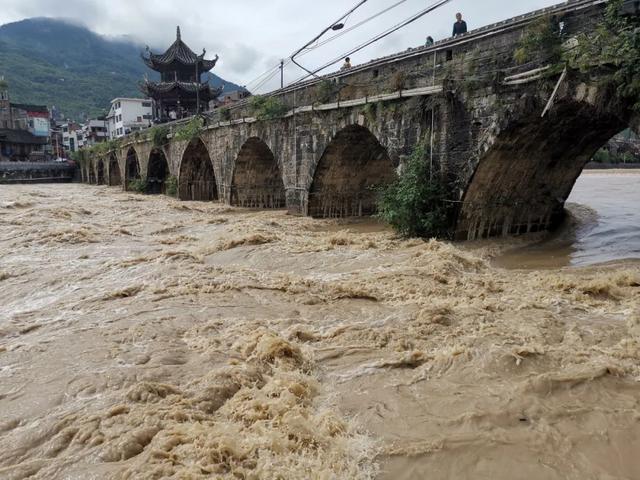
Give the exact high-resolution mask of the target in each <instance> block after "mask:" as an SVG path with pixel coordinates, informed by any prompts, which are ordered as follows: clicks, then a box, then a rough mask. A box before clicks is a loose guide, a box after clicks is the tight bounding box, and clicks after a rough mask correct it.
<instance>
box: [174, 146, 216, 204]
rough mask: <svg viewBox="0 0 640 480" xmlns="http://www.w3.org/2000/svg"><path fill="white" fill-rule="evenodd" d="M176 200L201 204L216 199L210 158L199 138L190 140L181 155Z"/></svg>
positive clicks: (214, 180) (214, 178) (214, 179)
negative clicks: (195, 201)
mask: <svg viewBox="0 0 640 480" xmlns="http://www.w3.org/2000/svg"><path fill="white" fill-rule="evenodd" d="M178 198H179V199H180V200H197V201H203V202H208V201H212V200H217V199H218V188H217V186H216V177H215V174H214V172H213V164H212V162H211V157H210V156H209V152H208V151H207V147H206V146H205V144H204V142H203V141H202V140H201V139H200V138H195V139H193V140H191V142H189V145H187V148H186V149H185V151H184V153H183V154H182V161H181V162H180V174H179V176H178Z"/></svg>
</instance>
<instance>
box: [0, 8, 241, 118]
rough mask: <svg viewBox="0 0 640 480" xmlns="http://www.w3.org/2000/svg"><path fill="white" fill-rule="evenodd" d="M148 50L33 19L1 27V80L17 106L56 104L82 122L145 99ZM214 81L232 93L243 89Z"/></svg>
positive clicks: (212, 79) (64, 24)
mask: <svg viewBox="0 0 640 480" xmlns="http://www.w3.org/2000/svg"><path fill="white" fill-rule="evenodd" d="M167 46H168V45H165V46H164V48H166V47H167ZM143 48H144V47H143V46H142V45H138V44H136V43H135V42H132V41H127V40H126V39H121V40H112V39H108V38H105V37H102V36H100V35H97V34H95V33H93V32H91V31H90V30H88V29H87V28H84V27H82V26H78V25H75V24H71V23H68V22H66V21H63V20H56V19H50V18H32V19H28V20H22V21H20V22H16V23H9V24H6V25H3V26H0V76H4V77H5V80H6V81H7V82H8V83H9V89H10V90H9V92H10V95H11V100H12V101H13V102H18V103H35V104H44V105H47V106H49V107H51V106H53V105H55V106H56V107H57V108H58V110H59V111H61V112H62V114H63V115H64V117H65V118H67V117H68V118H72V119H74V120H82V119H84V117H86V116H94V115H100V114H102V113H104V112H105V110H108V108H109V101H110V100H111V99H112V98H115V97H141V96H142V95H141V93H140V92H139V91H138V82H140V81H141V80H142V79H143V78H144V75H145V74H146V75H148V76H149V78H154V76H153V75H152V74H153V73H154V72H152V71H151V70H149V69H148V68H147V67H146V65H145V64H144V63H143V62H142V60H141V58H140V52H141V51H142V50H143ZM162 48H163V47H158V48H157V50H161V49H162ZM209 78H210V83H211V85H213V86H219V85H221V84H223V83H224V84H225V91H227V92H229V91H233V90H237V89H238V88H240V87H239V86H238V85H236V84H234V83H231V82H227V81H225V80H222V79H221V78H220V77H218V76H216V75H215V74H212V73H210V74H209Z"/></svg>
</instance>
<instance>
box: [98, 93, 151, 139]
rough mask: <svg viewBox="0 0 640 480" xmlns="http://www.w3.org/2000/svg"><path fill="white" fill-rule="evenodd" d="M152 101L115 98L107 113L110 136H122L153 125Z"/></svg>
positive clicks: (112, 137)
mask: <svg viewBox="0 0 640 480" xmlns="http://www.w3.org/2000/svg"><path fill="white" fill-rule="evenodd" d="M152 111H153V105H152V101H151V100H148V99H142V98H114V99H113V100H111V110H109V115H107V128H108V132H109V138H111V139H114V138H120V137H123V136H125V135H127V134H129V133H131V132H135V131H137V130H142V129H143V128H147V127H149V126H151V120H152V118H153V117H152Z"/></svg>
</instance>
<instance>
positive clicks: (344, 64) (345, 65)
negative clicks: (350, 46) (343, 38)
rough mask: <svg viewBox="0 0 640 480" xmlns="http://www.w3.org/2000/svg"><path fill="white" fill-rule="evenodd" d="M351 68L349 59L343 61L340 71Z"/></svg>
mask: <svg viewBox="0 0 640 480" xmlns="http://www.w3.org/2000/svg"><path fill="white" fill-rule="evenodd" d="M350 68H351V59H350V58H349V57H347V58H345V59H344V63H343V64H342V68H341V69H340V70H349V69H350Z"/></svg>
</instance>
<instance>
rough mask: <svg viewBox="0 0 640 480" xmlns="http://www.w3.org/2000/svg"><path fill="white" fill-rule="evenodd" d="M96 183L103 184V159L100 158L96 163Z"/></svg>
mask: <svg viewBox="0 0 640 480" xmlns="http://www.w3.org/2000/svg"><path fill="white" fill-rule="evenodd" d="M96 183H97V184H98V185H104V183H105V182H104V160H103V159H102V158H100V159H99V160H98V163H97V165H96Z"/></svg>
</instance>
